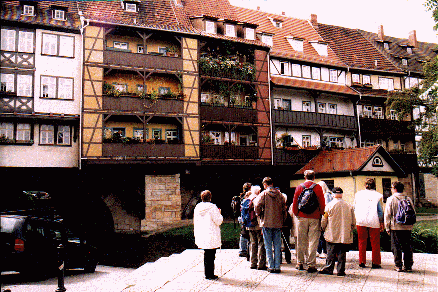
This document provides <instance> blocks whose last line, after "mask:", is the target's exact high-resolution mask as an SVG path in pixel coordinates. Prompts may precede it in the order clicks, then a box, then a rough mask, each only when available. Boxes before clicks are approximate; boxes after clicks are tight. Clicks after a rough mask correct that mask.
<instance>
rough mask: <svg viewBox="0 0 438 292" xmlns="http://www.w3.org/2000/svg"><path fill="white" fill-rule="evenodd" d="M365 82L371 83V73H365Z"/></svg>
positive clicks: (363, 77)
mask: <svg viewBox="0 0 438 292" xmlns="http://www.w3.org/2000/svg"><path fill="white" fill-rule="evenodd" d="M362 79H363V84H371V76H370V75H363V76H362Z"/></svg>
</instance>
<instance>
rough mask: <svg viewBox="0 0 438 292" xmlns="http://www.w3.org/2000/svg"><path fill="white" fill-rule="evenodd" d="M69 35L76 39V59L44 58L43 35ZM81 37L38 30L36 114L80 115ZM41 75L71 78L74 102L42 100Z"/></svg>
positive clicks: (35, 89) (35, 91) (35, 88)
mask: <svg viewBox="0 0 438 292" xmlns="http://www.w3.org/2000/svg"><path fill="white" fill-rule="evenodd" d="M43 32H46V33H50V34H59V35H68V36H74V37H75V52H74V58H66V57H55V56H42V55H41V50H42V33H43ZM81 39H82V38H81V35H79V34H71V33H61V32H54V31H47V30H41V29H37V30H36V50H35V67H36V70H35V87H34V97H35V98H34V101H35V104H34V107H35V112H43V113H64V114H80V113H81V108H80V101H81V96H82V41H81ZM41 75H48V76H57V77H69V78H74V81H73V88H74V89H73V96H74V99H73V100H56V99H43V98H40V95H41V90H40V82H41Z"/></svg>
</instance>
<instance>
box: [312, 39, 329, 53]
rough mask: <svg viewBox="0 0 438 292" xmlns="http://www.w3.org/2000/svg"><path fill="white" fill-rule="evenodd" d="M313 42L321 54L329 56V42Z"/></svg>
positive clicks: (313, 45)
mask: <svg viewBox="0 0 438 292" xmlns="http://www.w3.org/2000/svg"><path fill="white" fill-rule="evenodd" d="M311 44H312V47H313V48H314V49H315V50H316V52H317V53H318V54H319V55H320V56H328V50H327V44H325V43H319V42H312V43H311Z"/></svg>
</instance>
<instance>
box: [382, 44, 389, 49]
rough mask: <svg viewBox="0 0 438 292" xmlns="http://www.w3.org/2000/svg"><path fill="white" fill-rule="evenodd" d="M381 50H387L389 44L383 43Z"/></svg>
mask: <svg viewBox="0 0 438 292" xmlns="http://www.w3.org/2000/svg"><path fill="white" fill-rule="evenodd" d="M383 48H384V49H385V50H389V43H388V42H383Z"/></svg>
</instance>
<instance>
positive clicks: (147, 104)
mask: <svg viewBox="0 0 438 292" xmlns="http://www.w3.org/2000/svg"><path fill="white" fill-rule="evenodd" d="M102 106H103V109H104V110H111V111H122V112H151V113H161V114H182V113H183V110H184V101H182V100H177V99H155V100H151V99H142V98H139V97H131V96H121V97H112V96H103V105H102Z"/></svg>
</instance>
